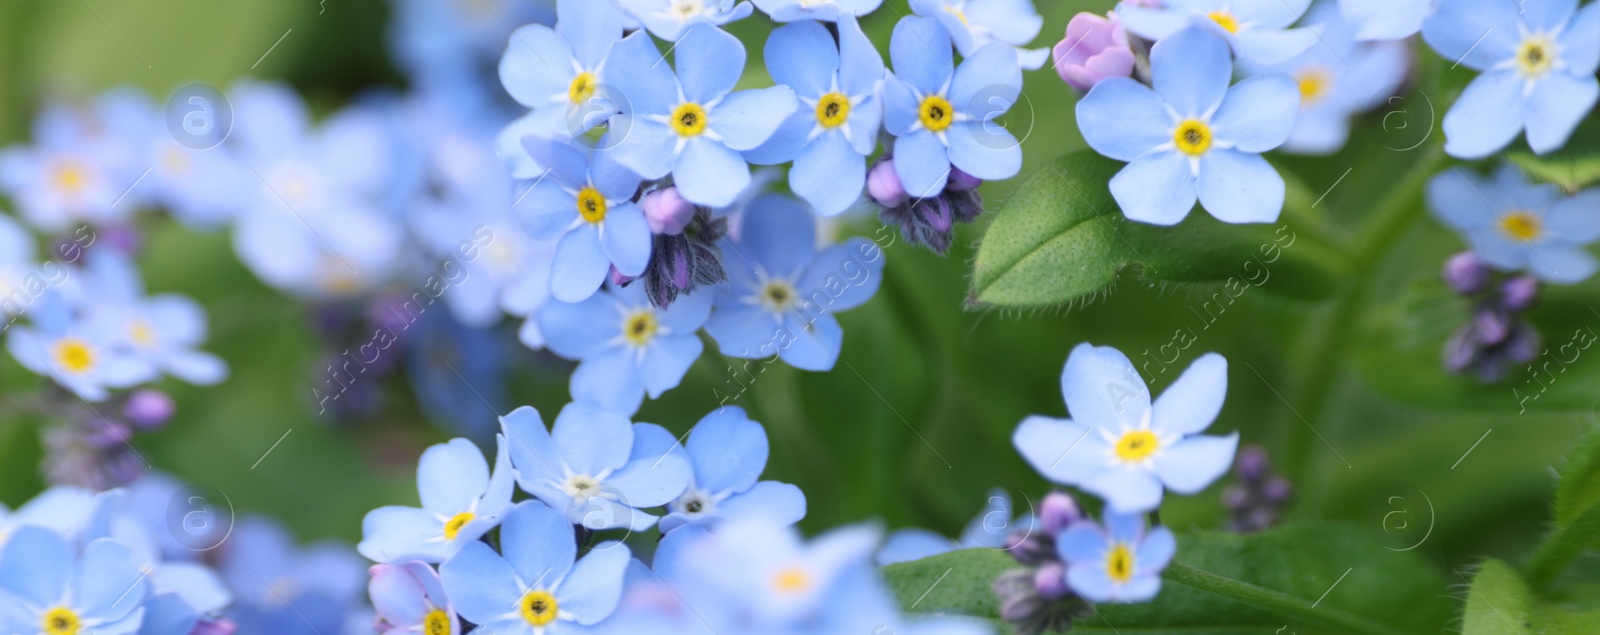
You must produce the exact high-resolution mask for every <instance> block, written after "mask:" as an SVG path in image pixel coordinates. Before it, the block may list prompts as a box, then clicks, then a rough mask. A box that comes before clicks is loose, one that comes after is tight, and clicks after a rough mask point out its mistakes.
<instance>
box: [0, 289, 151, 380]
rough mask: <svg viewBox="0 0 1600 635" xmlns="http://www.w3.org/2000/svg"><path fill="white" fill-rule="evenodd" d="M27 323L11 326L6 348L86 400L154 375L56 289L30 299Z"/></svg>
mask: <svg viewBox="0 0 1600 635" xmlns="http://www.w3.org/2000/svg"><path fill="white" fill-rule="evenodd" d="M28 316H29V319H30V321H31V322H32V324H31V325H27V326H23V325H14V326H12V327H11V328H10V329H9V330H10V335H9V336H8V337H7V338H6V348H7V349H8V350H9V351H11V356H12V357H15V358H16V359H17V362H19V363H21V364H22V366H23V367H24V368H27V369H28V370H31V371H33V372H34V373H37V374H39V375H43V376H44V377H47V378H49V379H51V380H54V381H55V382H56V383H58V384H60V385H61V386H62V387H63V388H66V389H68V390H71V391H72V392H74V393H77V395H78V396H79V397H82V398H84V399H86V400H89V401H101V400H103V399H105V398H106V397H107V396H108V395H109V394H110V393H109V391H108V389H110V388H130V387H133V386H135V385H137V384H140V383H143V382H146V381H149V380H152V379H155V378H156V370H155V368H154V367H153V366H151V365H150V364H149V363H148V362H146V361H145V360H144V359H142V358H140V357H139V356H138V355H135V354H133V353H131V352H129V351H127V350H126V349H125V348H124V347H122V346H119V345H118V340H116V339H115V338H113V337H110V336H108V335H109V334H107V333H106V332H105V331H104V329H102V328H98V327H97V325H95V324H92V323H88V322H85V321H84V320H83V319H81V318H77V317H75V316H74V315H73V308H72V307H71V306H69V305H68V304H67V302H66V301H65V300H63V299H62V298H61V296H60V295H59V294H57V293H55V292H48V293H46V294H45V295H43V296H41V297H39V298H38V300H37V301H35V302H34V304H33V307H32V310H31V311H29V314H28Z"/></svg>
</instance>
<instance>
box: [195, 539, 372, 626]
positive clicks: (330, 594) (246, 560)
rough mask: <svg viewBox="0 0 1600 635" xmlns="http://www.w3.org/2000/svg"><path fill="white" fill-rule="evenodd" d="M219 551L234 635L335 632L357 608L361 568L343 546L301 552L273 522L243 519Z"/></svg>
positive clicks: (319, 546)
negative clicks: (230, 593) (231, 595)
mask: <svg viewBox="0 0 1600 635" xmlns="http://www.w3.org/2000/svg"><path fill="white" fill-rule="evenodd" d="M219 549H221V550H222V554H221V559H220V564H219V565H218V568H219V569H220V570H221V571H222V578H223V580H224V581H226V582H227V584H228V588H230V589H232V590H233V592H234V604H233V608H231V609H230V610H229V612H228V614H229V615H230V616H231V617H232V619H233V620H234V621H235V622H236V623H237V624H238V626H239V630H238V635H318V634H322V635H326V634H328V633H340V632H344V624H345V622H346V620H347V619H349V618H350V617H351V615H352V614H354V613H355V612H356V610H357V609H358V606H359V602H360V599H361V590H362V588H363V587H364V586H365V583H366V578H367V576H366V567H365V566H363V565H362V563H361V558H360V557H359V556H357V555H356V554H355V552H354V551H351V550H350V547H348V546H346V545H343V544H339V543H335V542H324V543H320V544H314V545H311V546H309V547H306V548H304V549H302V548H299V547H297V546H296V545H295V544H294V538H293V537H292V536H290V535H289V532H288V531H287V530H285V529H284V528H283V527H282V526H281V525H279V524H278V523H277V522H275V521H272V520H268V519H265V518H244V519H242V520H240V521H239V522H238V523H236V524H235V525H234V527H233V532H232V533H230V534H228V539H227V541H226V542H223V543H222V545H221V547H219Z"/></svg>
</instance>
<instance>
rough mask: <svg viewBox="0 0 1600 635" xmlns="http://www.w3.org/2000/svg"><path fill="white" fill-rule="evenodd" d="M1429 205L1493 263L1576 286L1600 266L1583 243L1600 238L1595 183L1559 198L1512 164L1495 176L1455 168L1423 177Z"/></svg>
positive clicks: (1598, 190)
mask: <svg viewBox="0 0 1600 635" xmlns="http://www.w3.org/2000/svg"><path fill="white" fill-rule="evenodd" d="M1428 204H1429V206H1430V207H1432V208H1433V213H1434V215H1435V216H1437V217H1438V218H1439V220H1441V221H1443V222H1444V223H1445V224H1446V225H1449V226H1450V227H1452V228H1454V229H1455V230H1456V231H1459V232H1461V233H1463V234H1466V237H1467V242H1468V243H1471V245H1472V250H1473V251H1475V252H1477V254H1478V257H1479V258H1482V259H1483V261H1484V262H1487V263H1489V264H1491V265H1494V266H1495V267H1498V268H1501V269H1507V270H1518V269H1526V270H1527V271H1529V272H1531V273H1533V275H1535V276H1537V277H1539V278H1540V279H1542V280H1548V281H1550V282H1558V283H1563V284H1573V283H1576V282H1581V281H1583V280H1584V279H1587V278H1588V277H1589V276H1591V275H1594V272H1595V269H1596V268H1597V266H1600V263H1597V262H1596V261H1595V257H1594V256H1593V255H1592V254H1590V253H1589V251H1588V250H1587V249H1586V248H1585V247H1586V246H1587V245H1588V244H1590V243H1593V242H1594V241H1595V240H1597V239H1600V215H1596V214H1595V210H1597V209H1600V188H1590V189H1588V190H1584V191H1582V192H1579V193H1577V194H1576V195H1573V196H1567V197H1563V196H1562V195H1561V191H1560V190H1559V189H1557V188H1556V186H1554V185H1550V184H1548V183H1546V184H1533V183H1529V182H1528V181H1527V179H1526V178H1524V177H1523V176H1522V172H1521V171H1519V170H1517V168H1516V167H1515V166H1512V165H1505V166H1502V167H1501V168H1500V170H1499V171H1498V172H1496V173H1495V176H1494V180H1492V181H1490V180H1483V179H1479V178H1477V176H1476V175H1473V174H1471V173H1469V172H1466V171H1463V170H1461V169H1460V168H1452V169H1450V170H1447V171H1445V172H1440V173H1439V174H1438V175H1437V176H1435V177H1433V181H1431V182H1429V183H1428Z"/></svg>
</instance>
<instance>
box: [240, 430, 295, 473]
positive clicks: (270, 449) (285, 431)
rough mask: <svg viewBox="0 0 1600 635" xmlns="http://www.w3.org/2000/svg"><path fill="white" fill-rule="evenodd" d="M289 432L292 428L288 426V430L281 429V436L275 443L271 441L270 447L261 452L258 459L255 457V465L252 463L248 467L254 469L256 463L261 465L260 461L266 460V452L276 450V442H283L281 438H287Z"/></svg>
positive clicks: (269, 452)
mask: <svg viewBox="0 0 1600 635" xmlns="http://www.w3.org/2000/svg"><path fill="white" fill-rule="evenodd" d="M290 432H294V428H289V429H288V430H284V431H283V436H281V437H278V441H277V442H276V443H273V444H272V447H270V448H267V451H266V452H263V453H262V454H261V458H259V459H256V463H255V465H252V466H250V469H252V470H253V469H256V465H261V462H262V461H265V460H267V455H268V454H272V451H273V450H276V449H278V444H279V443H283V440H284V439H287V438H289V433H290Z"/></svg>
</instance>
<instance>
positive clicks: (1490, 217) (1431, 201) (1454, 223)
mask: <svg viewBox="0 0 1600 635" xmlns="http://www.w3.org/2000/svg"><path fill="white" fill-rule="evenodd" d="M1488 189H1489V186H1488V184H1487V183H1485V182H1483V181H1480V180H1478V179H1476V178H1473V177H1472V176H1469V175H1468V173H1466V172H1463V171H1462V170H1460V169H1459V168H1458V169H1452V170H1448V171H1445V172H1440V173H1439V174H1437V175H1434V177H1433V179H1431V180H1429V181H1428V190H1427V198H1428V207H1429V208H1430V209H1431V210H1432V211H1433V215H1434V217H1436V218H1438V219H1439V220H1441V221H1443V222H1444V223H1445V224H1446V225H1449V226H1451V227H1453V228H1455V229H1458V230H1468V229H1476V228H1479V227H1487V226H1492V225H1494V224H1496V223H1497V222H1498V221H1499V216H1500V214H1499V212H1497V211H1496V210H1495V208H1494V207H1493V206H1491V205H1490V204H1489V202H1488V201H1486V200H1485V199H1484V197H1483V195H1482V194H1481V192H1484V191H1486V190H1488Z"/></svg>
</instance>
